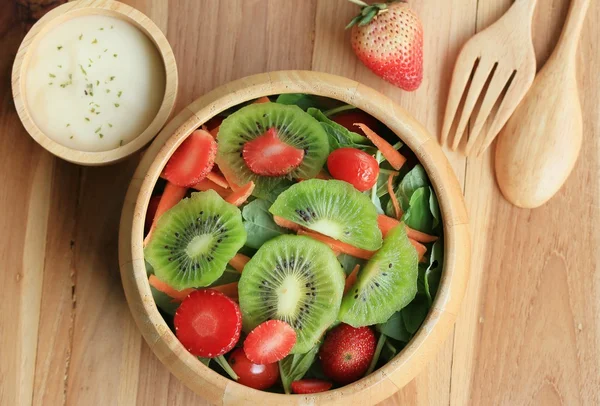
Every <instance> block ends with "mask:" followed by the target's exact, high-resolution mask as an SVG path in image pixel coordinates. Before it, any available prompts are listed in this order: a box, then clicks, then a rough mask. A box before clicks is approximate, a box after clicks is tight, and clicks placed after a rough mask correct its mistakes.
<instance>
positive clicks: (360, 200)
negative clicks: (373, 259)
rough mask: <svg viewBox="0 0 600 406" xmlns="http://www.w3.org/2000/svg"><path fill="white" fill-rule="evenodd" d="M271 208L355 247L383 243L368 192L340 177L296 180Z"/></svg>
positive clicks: (375, 246)
mask: <svg viewBox="0 0 600 406" xmlns="http://www.w3.org/2000/svg"><path fill="white" fill-rule="evenodd" d="M269 211H270V212H271V213H273V214H274V215H276V216H279V217H283V218H285V219H288V220H290V221H293V222H294V223H297V224H300V225H302V226H304V227H306V228H308V229H310V230H313V231H317V232H319V233H321V234H324V235H327V236H329V237H331V238H334V239H336V240H339V241H342V242H345V243H347V244H350V245H352V246H354V247H358V248H362V249H365V250H371V251H373V250H376V249H379V247H381V243H382V240H381V231H380V230H379V227H378V225H377V209H375V206H374V205H373V203H371V200H369V198H368V197H367V196H366V195H364V194H362V193H360V192H359V191H358V190H356V189H355V188H354V187H353V186H352V185H350V184H349V183H346V182H343V181H340V180H321V179H311V180H307V181H304V182H300V183H297V184H295V185H293V186H292V187H290V188H289V189H288V190H286V191H285V192H283V193H281V194H280V195H279V197H278V198H277V200H275V203H273V205H272V206H271V208H270V209H269Z"/></svg>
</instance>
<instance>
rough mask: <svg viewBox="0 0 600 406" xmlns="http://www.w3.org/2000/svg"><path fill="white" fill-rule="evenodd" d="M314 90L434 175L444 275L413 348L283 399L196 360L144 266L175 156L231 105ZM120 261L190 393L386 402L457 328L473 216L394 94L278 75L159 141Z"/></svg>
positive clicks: (208, 105)
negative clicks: (156, 196)
mask: <svg viewBox="0 0 600 406" xmlns="http://www.w3.org/2000/svg"><path fill="white" fill-rule="evenodd" d="M280 93H309V94H315V95H320V96H326V97H330V98H333V99H337V100H341V101H344V102H346V103H349V104H352V105H354V106H356V107H358V108H360V109H362V110H364V111H366V112H368V113H369V114H372V115H373V116H374V117H376V118H377V119H379V120H380V121H382V122H383V123H385V124H386V125H387V126H388V127H389V128H390V129H391V130H392V131H394V133H396V134H397V135H398V136H399V138H400V139H401V140H402V141H403V142H404V143H406V144H407V145H408V147H409V148H410V149H412V150H413V151H414V152H415V154H416V155H417V157H418V158H419V160H420V161H421V163H422V164H423V166H424V167H425V169H426V170H427V173H428V174H429V177H430V179H431V182H432V184H433V187H434V189H435V191H436V193H437V196H438V198H439V203H440V208H441V212H442V217H443V222H444V241H445V247H444V248H445V257H444V270H443V273H442V279H441V282H440V287H439V290H438V293H437V295H436V297H435V301H434V303H433V307H432V309H431V311H430V312H429V315H428V316H427V318H426V320H425V322H424V323H423V325H422V326H421V328H420V329H419V331H418V332H417V334H416V335H415V337H414V338H413V339H412V340H411V341H410V343H408V345H407V346H406V347H405V348H404V349H403V350H402V351H401V352H400V353H399V354H398V355H397V356H396V357H395V358H394V359H393V360H392V361H391V362H389V363H388V364H386V365H385V366H383V367H382V368H380V369H379V370H377V371H375V372H374V373H372V374H371V375H369V376H367V377H365V378H363V379H361V380H360V381H358V382H355V383H353V384H351V385H348V386H344V387H342V388H340V389H336V390H333V391H329V392H324V393H319V394H315V395H280V394H273V393H268V392H261V391H257V390H254V389H251V388H249V387H246V386H243V385H240V384H238V383H236V382H234V381H232V380H230V379H227V378H224V377H222V376H221V375H219V374H217V373H216V372H214V371H212V370H211V369H209V368H208V367H206V366H204V365H203V364H202V363H201V362H200V361H198V359H197V358H196V357H194V356H193V355H191V354H190V353H189V352H188V351H187V350H186V349H185V348H184V347H183V346H182V345H181V344H180V343H179V341H178V340H177V338H176V337H175V335H174V334H173V333H172V332H171V330H170V329H169V327H168V326H167V324H166V323H165V321H164V320H163V318H162V316H161V315H160V313H159V312H158V310H157V308H156V305H155V303H154V299H153V298H152V293H151V291H150V285H149V283H148V277H147V276H146V267H145V264H144V252H143V248H142V244H143V238H144V236H143V232H144V218H145V215H146V208H147V206H148V202H149V199H150V195H151V193H152V190H153V188H154V185H155V183H156V181H157V179H158V177H159V175H160V172H161V170H162V168H163V166H164V165H165V164H166V162H167V161H168V159H169V157H170V156H171V154H172V153H173V152H174V151H175V149H176V148H177V147H178V146H179V144H181V143H182V142H183V140H184V139H185V138H186V137H187V136H188V135H189V134H191V132H192V131H194V130H195V129H196V128H198V127H200V125H202V124H203V123H205V122H206V121H208V119H210V118H211V117H213V116H214V115H216V114H218V113H219V112H221V111H223V110H226V109H227V108H229V107H232V106H235V105H238V104H240V103H242V102H245V101H248V100H252V99H256V98H258V97H261V96H270V95H274V94H280ZM119 264H120V268H121V278H122V281H123V287H124V289H125V294H126V297H127V302H128V303H129V307H130V309H131V313H132V314H133V318H134V319H135V321H136V322H137V325H138V327H139V329H140V330H141V331H142V334H143V335H144V338H145V339H146V341H147V343H148V345H149V346H150V347H151V348H152V351H154V353H155V354H156V356H157V357H158V358H159V359H160V360H161V361H162V362H163V363H164V364H165V365H166V366H167V367H168V368H169V370H170V371H171V372H172V373H173V374H174V375H175V376H177V377H178V378H179V379H181V380H182V381H183V382H184V383H185V384H186V385H187V386H188V387H190V388H191V389H192V390H194V391H195V392H196V393H198V394H199V395H201V396H203V397H204V398H206V399H208V400H209V401H211V402H213V403H214V404H261V405H283V404H292V403H293V404H300V402H302V404H305V403H306V404H311V405H312V404H319V405H321V404H338V405H367V404H374V403H377V402H380V401H381V400H383V399H385V398H387V397H389V396H391V395H392V394H394V393H395V392H396V391H397V390H398V389H399V388H401V387H402V386H404V385H405V384H406V383H408V382H409V381H410V380H411V379H412V378H413V377H414V376H415V375H416V374H417V372H418V371H419V370H420V369H421V368H423V367H424V366H425V364H426V363H427V361H428V360H429V359H430V358H431V357H432V356H433V355H434V354H435V353H436V352H437V350H438V349H439V347H440V346H441V345H442V343H443V341H444V340H445V338H446V337H447V336H448V334H449V332H450V331H451V329H452V325H453V323H454V321H455V319H456V315H457V313H458V311H459V308H460V304H461V301H462V298H463V295H464V292H465V288H466V284H467V279H468V275H469V264H470V236H469V226H468V218H467V212H466V209H465V204H464V200H463V196H462V192H461V188H460V185H459V183H458V181H457V179H456V177H455V176H454V172H453V171H452V168H451V167H450V165H449V163H448V160H447V159H446V157H445V155H444V153H443V152H442V150H441V149H440V147H439V146H438V144H437V143H436V141H435V140H434V139H433V138H431V137H430V136H429V135H428V134H427V131H426V130H425V128H423V126H422V125H421V124H419V123H418V122H417V121H415V120H414V119H413V118H412V117H411V116H410V115H409V114H408V113H407V112H406V111H404V110H403V109H402V108H401V107H399V106H398V105H396V104H395V103H394V102H393V101H391V100H390V99H389V98H387V97H386V96H384V95H382V94H380V93H378V92H376V91H375V90H373V89H371V88H368V87H366V86H364V85H361V84H359V83H357V82H355V81H352V80H350V79H346V78H342V77H339V76H334V75H329V74H325V73H317V72H305V71H284V72H271V73H265V74H260V75H255V76H250V77H247V78H244V79H240V80H237V81H235V82H232V83H229V84H227V85H224V86H222V87H219V88H218V89H215V90H213V91H212V92H210V93H208V94H206V95H204V96H203V97H201V98H199V99H198V100H196V101H195V102H193V103H192V104H191V105H189V106H188V107H187V108H186V109H184V110H183V111H182V112H181V113H180V114H179V115H178V116H177V117H175V118H174V119H173V120H172V121H171V122H170V123H169V124H168V125H167V126H166V127H165V128H164V129H163V130H162V131H161V133H160V134H159V135H158V137H157V138H156V140H155V141H154V142H153V143H152V145H151V146H150V147H149V149H148V151H147V152H146V154H145V155H144V157H143V159H142V161H141V163H140V165H139V166H138V168H137V170H136V172H135V175H134V178H133V180H132V182H131V185H130V186H129V190H128V191H127V196H126V198H125V204H124V206H123V212H122V214H121V225H120V231H119Z"/></svg>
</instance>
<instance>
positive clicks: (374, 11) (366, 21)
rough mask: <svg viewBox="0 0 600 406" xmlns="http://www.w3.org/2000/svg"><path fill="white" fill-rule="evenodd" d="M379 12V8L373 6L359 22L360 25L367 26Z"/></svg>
mask: <svg viewBox="0 0 600 406" xmlns="http://www.w3.org/2000/svg"><path fill="white" fill-rule="evenodd" d="M378 12H379V9H378V8H376V7H373V8H372V9H371V10H370V11H369V12H368V13H367V14H366V15H365V16H364V17H363V18H362V19H361V20H360V22H359V23H358V26H359V27H362V26H365V25H367V24H369V23H370V22H371V21H373V18H375V16H376V15H377V13H378Z"/></svg>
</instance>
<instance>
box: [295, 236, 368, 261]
mask: <svg viewBox="0 0 600 406" xmlns="http://www.w3.org/2000/svg"><path fill="white" fill-rule="evenodd" d="M298 235H305V236H307V237H311V238H314V239H315V240H318V241H321V242H324V243H325V244H327V245H329V247H330V248H331V249H332V250H333V251H339V252H341V253H344V254H348V255H352V256H353V257H356V258H362V259H369V258H371V257H372V256H373V254H374V253H375V252H374V251H367V250H364V249H362V248H356V247H353V246H352V245H350V244H346V243H344V242H341V241H338V240H334V239H333V238H330V237H327V236H325V235H323V234H319V233H317V232H315V231H311V230H302V229H300V230H298Z"/></svg>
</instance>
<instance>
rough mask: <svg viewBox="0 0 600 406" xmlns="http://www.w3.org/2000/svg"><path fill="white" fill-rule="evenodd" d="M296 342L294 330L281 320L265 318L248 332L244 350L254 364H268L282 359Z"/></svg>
mask: <svg viewBox="0 0 600 406" xmlns="http://www.w3.org/2000/svg"><path fill="white" fill-rule="evenodd" d="M295 344H296V331H295V330H294V329H293V328H292V326H290V325H289V324H287V323H286V322H285V321H281V320H267V321H265V322H264V323H262V324H260V325H258V327H256V328H255V329H254V330H252V331H251V332H250V334H248V337H246V341H244V352H245V353H246V356H247V357H248V359H249V360H250V361H252V362H254V363H255V364H263V365H264V364H270V363H272V362H277V361H279V360H282V359H284V358H285V357H286V356H287V355H288V354H289V353H290V351H291V350H292V347H294V345H295Z"/></svg>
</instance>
